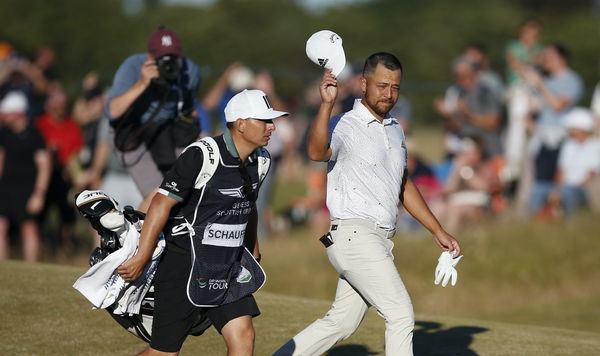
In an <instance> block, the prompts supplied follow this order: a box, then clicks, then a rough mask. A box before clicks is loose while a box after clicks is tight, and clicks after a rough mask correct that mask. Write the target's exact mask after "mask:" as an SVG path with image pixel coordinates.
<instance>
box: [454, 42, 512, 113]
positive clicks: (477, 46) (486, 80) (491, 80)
mask: <svg viewBox="0 0 600 356" xmlns="http://www.w3.org/2000/svg"><path fill="white" fill-rule="evenodd" d="M463 57H464V58H465V59H466V60H468V61H470V62H472V63H473V64H475V67H476V68H477V71H478V72H479V80H481V82H482V83H483V84H484V85H485V86H487V87H488V88H490V89H491V90H492V92H493V93H494V95H495V96H496V97H497V100H498V102H501V101H502V100H503V97H504V83H503V82H502V78H501V77H500V75H499V74H498V73H496V72H495V71H494V70H493V69H492V68H491V65H490V58H489V56H488V52H487V48H486V47H485V45H483V44H481V43H473V44H471V45H469V46H468V47H467V48H466V49H465V52H464V54H463Z"/></svg>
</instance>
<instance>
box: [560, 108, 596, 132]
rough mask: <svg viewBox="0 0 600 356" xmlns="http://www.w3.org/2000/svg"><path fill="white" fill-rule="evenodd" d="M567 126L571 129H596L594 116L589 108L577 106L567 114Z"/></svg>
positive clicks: (589, 130)
mask: <svg viewBox="0 0 600 356" xmlns="http://www.w3.org/2000/svg"><path fill="white" fill-rule="evenodd" d="M565 126H566V127H567V128H569V129H579V130H582V131H588V132H591V131H594V116H593V114H592V112H591V111H590V110H589V109H586V108H583V107H576V108H573V109H571V111H569V112H568V113H567V115H565Z"/></svg>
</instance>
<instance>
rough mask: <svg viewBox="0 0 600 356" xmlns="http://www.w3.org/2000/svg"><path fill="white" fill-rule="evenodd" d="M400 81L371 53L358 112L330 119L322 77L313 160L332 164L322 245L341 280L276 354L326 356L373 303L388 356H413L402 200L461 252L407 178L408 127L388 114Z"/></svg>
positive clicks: (331, 93)
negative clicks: (397, 252)
mask: <svg viewBox="0 0 600 356" xmlns="http://www.w3.org/2000/svg"><path fill="white" fill-rule="evenodd" d="M401 78H402V65H401V64H400V61H399V60H398V59H397V58H396V57H395V56H394V55H392V54H389V53H383V52H381V53H375V54H373V55H371V56H370V57H369V58H368V59H367V60H366V62H365V65H364V69H363V75H362V77H361V78H360V87H361V89H362V92H363V97H362V99H358V100H356V101H355V103H354V107H353V109H352V110H350V111H348V112H346V113H344V114H342V115H340V116H336V117H333V118H331V119H330V117H331V111H332V108H333V106H334V103H335V100H336V97H337V93H338V88H337V81H336V79H335V77H334V76H333V75H332V74H331V71H327V72H326V73H325V75H324V76H323V79H322V81H321V84H320V93H321V100H322V102H321V106H320V108H319V112H318V114H317V117H316V119H315V121H314V123H313V124H312V127H311V131H310V134H309V142H308V155H309V157H310V158H311V159H312V160H315V161H328V173H327V207H328V209H329V211H330V213H331V219H332V220H331V227H330V231H329V233H328V234H326V235H325V236H323V237H322V238H321V241H322V242H323V244H324V245H325V246H326V247H327V256H328V257H329V261H330V262H331V264H332V265H333V267H334V268H335V269H336V271H337V272H339V274H340V278H339V280H338V285H337V291H336V296H335V300H334V302H333V305H332V307H331V309H330V310H329V311H328V312H327V313H326V315H325V316H324V317H323V318H322V319H318V320H317V321H315V322H313V323H312V324H311V325H309V326H308V327H307V328H306V329H304V330H302V331H301V332H300V333H299V334H297V335H296V336H294V337H293V338H292V339H291V340H289V341H288V342H287V343H286V344H285V345H284V346H282V347H281V348H280V349H279V350H278V351H276V352H275V355H307V356H308V355H311V356H314V355H320V354H322V353H324V352H325V351H327V350H328V349H329V348H331V346H333V345H334V344H335V343H337V342H339V341H341V340H344V339H346V338H348V337H349V336H350V335H351V334H352V333H353V332H354V331H355V330H356V328H357V327H358V325H359V324H360V322H361V321H362V319H363V317H364V316H365V313H366V312H367V309H368V308H369V307H370V306H374V307H375V308H376V309H377V312H378V313H379V315H381V316H382V317H383V318H384V319H385V327H386V331H385V354H386V355H388V356H391V355H394V356H399V355H412V335H413V328H414V313H413V308H412V304H411V301H410V297H409V295H408V293H407V291H406V288H405V287H404V284H403V282H402V279H401V278H400V275H399V274H398V271H397V269H396V267H395V265H394V262H393V259H394V256H393V255H392V248H393V246H394V244H393V243H392V241H390V238H391V237H392V236H394V233H395V222H396V216H397V212H398V208H397V207H398V204H399V202H402V203H403V204H404V207H405V208H406V210H407V211H408V212H409V213H410V214H411V215H412V216H414V217H415V218H416V219H417V220H418V221H419V222H420V223H421V224H422V225H424V226H425V227H426V228H427V229H428V230H429V231H430V232H431V233H432V234H433V237H434V240H435V242H436V243H437V244H438V245H439V246H440V248H441V249H442V250H445V251H453V256H458V255H460V247H459V244H458V242H457V241H456V239H454V238H453V237H452V236H450V235H449V234H448V233H447V232H446V231H444V229H443V228H442V227H441V226H440V224H439V222H438V221H437V219H436V218H435V217H434V216H433V214H432V213H431V211H430V210H429V208H428V207H427V205H426V203H425V201H424V200H423V198H422V197H421V194H420V193H419V191H418V190H417V188H416V187H415V185H414V183H413V182H412V181H411V180H410V179H409V178H408V177H407V175H406V157H407V152H406V144H405V140H404V133H403V131H402V125H401V124H400V123H399V122H398V120H397V119H396V118H394V117H391V116H390V115H389V111H390V109H391V108H392V107H393V106H394V104H395V103H396V101H397V99H398V91H399V89H400V80H401ZM403 179H404V180H403ZM403 182H404V183H403ZM405 255H408V254H405Z"/></svg>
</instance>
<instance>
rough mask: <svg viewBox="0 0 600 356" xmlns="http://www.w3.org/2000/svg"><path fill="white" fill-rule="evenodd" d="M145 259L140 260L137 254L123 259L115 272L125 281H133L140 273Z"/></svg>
mask: <svg viewBox="0 0 600 356" xmlns="http://www.w3.org/2000/svg"><path fill="white" fill-rule="evenodd" d="M144 265H146V262H145V261H142V260H141V259H140V258H139V257H138V256H137V255H136V256H133V257H132V258H130V259H128V260H127V261H125V262H124V263H123V264H122V265H120V266H119V267H118V268H117V273H118V274H119V276H121V278H123V279H124V280H125V281H127V282H133V281H135V280H136V279H138V277H139V276H141V275H142V271H143V270H144Z"/></svg>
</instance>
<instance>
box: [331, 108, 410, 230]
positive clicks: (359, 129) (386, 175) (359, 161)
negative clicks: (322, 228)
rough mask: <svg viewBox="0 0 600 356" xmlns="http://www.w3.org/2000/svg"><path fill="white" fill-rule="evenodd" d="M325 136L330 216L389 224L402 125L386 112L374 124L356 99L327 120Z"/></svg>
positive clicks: (402, 150)
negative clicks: (341, 111) (326, 140)
mask: <svg viewBox="0 0 600 356" xmlns="http://www.w3.org/2000/svg"><path fill="white" fill-rule="evenodd" d="M329 135H330V140H329V142H330V147H331V150H332V154H331V158H330V159H329V162H328V169H327V208H328V209H329V212H330V213H331V218H332V219H366V220H370V221H373V222H374V223H377V225H378V226H380V227H383V228H388V229H392V228H394V227H395V224H396V217H397V214H398V203H399V201H400V189H401V186H402V176H403V174H404V170H405V168H406V157H407V152H406V143H405V138H404V131H403V130H402V125H400V123H399V122H398V120H396V119H395V118H393V117H390V116H389V114H388V115H386V117H385V118H384V120H383V122H379V121H378V120H377V119H376V118H375V116H373V115H372V114H371V112H370V111H369V110H368V109H367V108H366V107H365V106H364V105H363V104H362V102H361V100H360V99H357V100H356V101H355V102H354V107H353V108H352V110H350V111H348V112H346V113H344V114H342V115H339V116H336V117H333V118H332V119H331V120H330V129H329Z"/></svg>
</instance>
